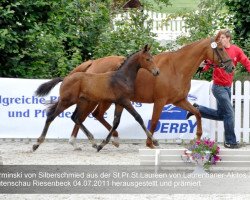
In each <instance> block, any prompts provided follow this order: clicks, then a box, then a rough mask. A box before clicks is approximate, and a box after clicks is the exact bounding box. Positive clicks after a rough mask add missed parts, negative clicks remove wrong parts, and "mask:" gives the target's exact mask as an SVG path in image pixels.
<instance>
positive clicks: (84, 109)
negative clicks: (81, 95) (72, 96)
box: [69, 102, 97, 150]
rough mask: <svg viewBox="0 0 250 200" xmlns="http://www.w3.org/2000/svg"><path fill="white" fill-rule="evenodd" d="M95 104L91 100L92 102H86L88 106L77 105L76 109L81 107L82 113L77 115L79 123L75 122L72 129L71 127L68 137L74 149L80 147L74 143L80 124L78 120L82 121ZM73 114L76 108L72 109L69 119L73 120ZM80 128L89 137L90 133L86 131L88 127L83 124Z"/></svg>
mask: <svg viewBox="0 0 250 200" xmlns="http://www.w3.org/2000/svg"><path fill="white" fill-rule="evenodd" d="M96 105H97V103H95V102H92V103H88V106H85V107H86V108H80V106H77V107H78V109H81V110H82V112H83V113H82V115H81V116H80V117H78V118H79V119H78V120H79V123H75V126H74V129H73V131H72V133H71V137H70V139H69V144H71V145H72V146H73V147H74V150H81V148H80V147H77V145H76V137H77V134H78V131H79V128H80V125H81V124H82V123H80V122H83V121H84V120H85V119H86V117H87V116H88V115H89V114H90V113H91V112H92V110H93V109H94V108H95V107H96ZM75 115H76V110H75V111H74V113H73V115H72V117H71V119H72V120H73V121H74V118H75ZM81 130H82V131H83V132H84V133H85V135H86V136H87V137H88V135H90V137H91V135H92V134H91V133H90V132H89V131H88V129H87V128H86V127H85V126H82V128H81ZM85 130H86V132H85Z"/></svg>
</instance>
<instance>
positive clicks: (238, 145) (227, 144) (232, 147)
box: [224, 142, 241, 149]
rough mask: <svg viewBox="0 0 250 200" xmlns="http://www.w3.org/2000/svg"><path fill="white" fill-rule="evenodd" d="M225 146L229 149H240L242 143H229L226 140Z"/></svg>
mask: <svg viewBox="0 0 250 200" xmlns="http://www.w3.org/2000/svg"><path fill="white" fill-rule="evenodd" d="M224 147H225V148H228V149H239V148H240V147H241V145H240V144H239V143H236V144H229V143H226V142H224Z"/></svg>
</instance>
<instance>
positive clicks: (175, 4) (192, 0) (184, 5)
mask: <svg viewBox="0 0 250 200" xmlns="http://www.w3.org/2000/svg"><path fill="white" fill-rule="evenodd" d="M144 1H147V2H149V3H151V4H154V11H157V12H164V13H165V12H166V13H175V12H178V11H181V10H186V11H191V10H195V9H196V8H197V5H198V3H199V0H170V3H171V4H172V6H167V7H166V6H163V4H155V3H153V2H154V1H153V0H144Z"/></svg>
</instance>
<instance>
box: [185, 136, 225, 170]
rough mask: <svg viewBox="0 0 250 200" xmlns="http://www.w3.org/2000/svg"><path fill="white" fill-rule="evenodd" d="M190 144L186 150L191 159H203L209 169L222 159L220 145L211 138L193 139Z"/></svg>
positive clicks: (204, 164) (204, 165) (205, 166)
mask: <svg viewBox="0 0 250 200" xmlns="http://www.w3.org/2000/svg"><path fill="white" fill-rule="evenodd" d="M190 144H191V145H190V146H188V147H187V149H186V150H185V151H184V153H185V155H186V156H187V157H188V159H189V160H193V161H196V162H198V160H201V161H202V163H203V167H204V168H205V169H209V168H210V166H211V165H215V164H216V163H217V162H218V161H220V160H221V158H220V156H219V152H220V147H219V146H218V145H217V144H216V143H215V142H214V141H212V140H210V139H206V138H204V139H202V140H197V141H196V140H192V141H191V142H190Z"/></svg>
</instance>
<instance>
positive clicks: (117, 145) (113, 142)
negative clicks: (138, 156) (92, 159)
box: [112, 141, 120, 148]
mask: <svg viewBox="0 0 250 200" xmlns="http://www.w3.org/2000/svg"><path fill="white" fill-rule="evenodd" d="M112 144H113V145H114V146H115V147H117V148H118V147H119V146H120V144H119V142H115V141H112Z"/></svg>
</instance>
